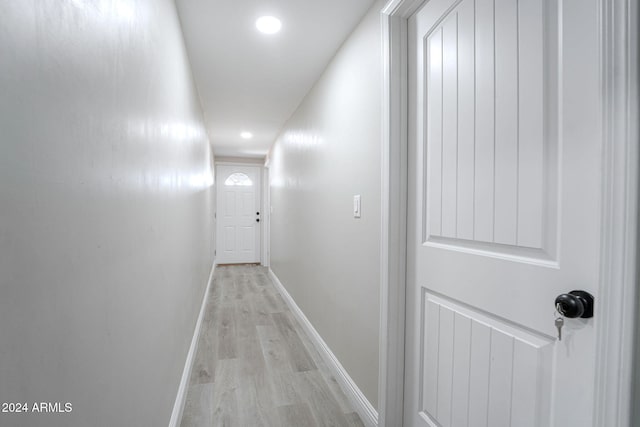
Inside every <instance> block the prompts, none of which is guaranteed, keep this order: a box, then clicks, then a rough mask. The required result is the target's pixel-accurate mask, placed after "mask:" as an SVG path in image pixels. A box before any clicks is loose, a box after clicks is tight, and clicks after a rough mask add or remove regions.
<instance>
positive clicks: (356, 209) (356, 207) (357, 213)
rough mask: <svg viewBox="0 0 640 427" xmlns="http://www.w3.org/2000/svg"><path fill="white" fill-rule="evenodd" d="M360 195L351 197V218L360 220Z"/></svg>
mask: <svg viewBox="0 0 640 427" xmlns="http://www.w3.org/2000/svg"><path fill="white" fill-rule="evenodd" d="M360 214H361V211H360V195H359V194H357V195H355V196H353V217H354V218H360Z"/></svg>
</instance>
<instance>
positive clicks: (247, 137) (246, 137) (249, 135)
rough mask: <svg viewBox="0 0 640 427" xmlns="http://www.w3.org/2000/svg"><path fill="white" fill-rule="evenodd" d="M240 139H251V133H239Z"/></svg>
mask: <svg viewBox="0 0 640 427" xmlns="http://www.w3.org/2000/svg"><path fill="white" fill-rule="evenodd" d="M240 138H242V139H251V138H253V134H252V133H251V132H247V131H244V132H240Z"/></svg>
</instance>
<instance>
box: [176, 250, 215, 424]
mask: <svg viewBox="0 0 640 427" xmlns="http://www.w3.org/2000/svg"><path fill="white" fill-rule="evenodd" d="M215 269H216V264H215V262H214V263H213V265H212V266H211V272H210V273H209V281H208V282H207V288H206V289H205V291H204V296H203V297H202V305H201V306H200V314H199V315H198V320H197V321H196V328H195V330H194V331H193V338H191V346H190V347H189V353H187V360H186V362H185V364H184V370H183V371H182V378H181V379H180V386H179V387H178V394H177V396H176V401H175V403H174V404H173V412H172V413H171V419H170V420H169V427H178V426H179V425H180V421H181V420H182V412H183V411H184V404H185V401H186V400H187V389H188V388H189V378H191V369H192V368H193V362H194V360H195V358H196V352H197V351H198V341H199V339H200V328H201V327H202V319H203V318H204V312H205V308H206V306H207V297H208V296H209V289H210V288H211V282H213V272H214V271H215Z"/></svg>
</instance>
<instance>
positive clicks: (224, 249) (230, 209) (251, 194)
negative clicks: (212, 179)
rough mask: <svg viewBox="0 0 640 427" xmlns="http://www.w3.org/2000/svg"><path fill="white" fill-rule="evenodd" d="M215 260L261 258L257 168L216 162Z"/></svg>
mask: <svg viewBox="0 0 640 427" xmlns="http://www.w3.org/2000/svg"><path fill="white" fill-rule="evenodd" d="M216 182H217V184H216V185H217V187H216V189H217V191H216V192H217V197H216V205H217V206H216V211H217V214H216V217H217V227H216V231H217V233H216V234H217V236H218V237H217V239H216V240H217V245H216V263H217V264H244V263H256V262H260V221H261V219H260V188H261V187H260V168H259V167H257V166H239V165H238V166H235V165H218V166H217V173H216Z"/></svg>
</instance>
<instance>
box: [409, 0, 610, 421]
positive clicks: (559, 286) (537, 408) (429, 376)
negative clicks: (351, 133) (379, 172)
mask: <svg viewBox="0 0 640 427" xmlns="http://www.w3.org/2000/svg"><path fill="white" fill-rule="evenodd" d="M598 5H599V2H598V1H595V0H587V1H585V0H563V1H556V0H429V1H427V2H425V3H424V4H423V6H422V7H421V8H420V9H419V10H418V11H417V12H416V13H415V14H414V15H413V16H412V17H411V18H410V20H409V28H408V34H409V38H408V44H409V157H408V158H409V214H408V263H407V280H408V288H407V323H406V325H407V326H406V327H407V351H406V355H407V356H406V357H407V359H406V370H405V372H406V377H405V424H406V425H408V426H413V427H417V426H438V427H450V426H452V427H453V426H455V427H458V426H465V427H466V426H474V427H476V426H477V427H505V426H512V427H534V426H537V427H549V426H558V427H560V426H563V427H571V426H575V427H577V426H592V425H593V422H592V413H593V394H594V364H595V362H594V358H595V348H594V345H595V333H594V323H595V322H597V321H598V319H597V318H595V319H593V318H592V319H567V320H566V321H565V325H564V327H563V329H562V340H561V341H559V340H558V338H557V336H558V333H557V329H556V324H555V315H554V311H555V305H554V301H555V298H556V296H558V295H559V294H563V293H567V292H569V291H572V290H576V289H579V290H584V291H588V292H590V293H592V294H594V295H595V298H596V302H597V298H598V295H597V292H596V289H597V283H598V275H599V245H600V236H599V233H600V222H599V221H600V212H601V205H600V189H601V175H600V174H601V161H602V159H601V124H600V110H599V108H600V107H599V106H600V105H601V100H600V87H599V82H600V76H599V66H598V64H599V56H598V55H599V52H598V40H599V27H598V24H599V20H598V19H599V18H598Z"/></svg>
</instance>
